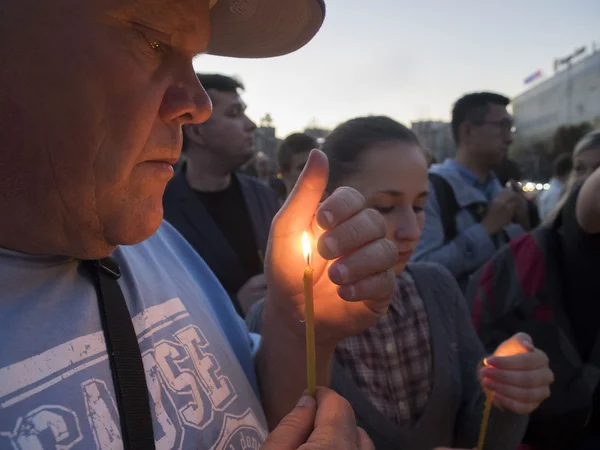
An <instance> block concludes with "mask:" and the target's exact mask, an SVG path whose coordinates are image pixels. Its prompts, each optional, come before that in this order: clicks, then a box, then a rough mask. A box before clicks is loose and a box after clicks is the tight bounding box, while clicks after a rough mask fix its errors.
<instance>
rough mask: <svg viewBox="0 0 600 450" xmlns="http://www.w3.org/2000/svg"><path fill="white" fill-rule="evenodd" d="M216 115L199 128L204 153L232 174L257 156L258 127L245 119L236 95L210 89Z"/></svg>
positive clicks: (246, 117) (244, 106)
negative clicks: (255, 150) (255, 133)
mask: <svg viewBox="0 0 600 450" xmlns="http://www.w3.org/2000/svg"><path fill="white" fill-rule="evenodd" d="M208 93H209V95H210V98H211V100H212V103H213V113H212V115H211V117H210V120H208V121H207V122H206V123H205V124H202V125H200V126H199V132H200V135H201V140H202V147H203V150H202V151H208V152H210V153H212V155H213V157H214V158H216V159H218V160H219V161H220V162H222V165H223V166H224V167H226V168H227V169H228V170H230V171H231V172H233V171H235V170H237V169H239V168H240V167H242V166H243V165H244V164H245V163H247V162H248V161H249V160H250V159H252V157H253V156H254V131H255V130H256V124H255V123H254V122H252V120H250V119H249V118H248V116H246V105H245V104H244V102H243V101H242V99H241V98H240V96H239V95H238V94H237V93H235V92H224V91H217V90H215V89H209V90H208Z"/></svg>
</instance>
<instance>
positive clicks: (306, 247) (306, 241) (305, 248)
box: [302, 231, 312, 266]
mask: <svg viewBox="0 0 600 450" xmlns="http://www.w3.org/2000/svg"><path fill="white" fill-rule="evenodd" d="M302 252H303V253H304V260H305V261H306V265H308V266H310V260H311V256H312V249H311V245H310V237H308V233H307V232H306V231H305V232H304V233H302Z"/></svg>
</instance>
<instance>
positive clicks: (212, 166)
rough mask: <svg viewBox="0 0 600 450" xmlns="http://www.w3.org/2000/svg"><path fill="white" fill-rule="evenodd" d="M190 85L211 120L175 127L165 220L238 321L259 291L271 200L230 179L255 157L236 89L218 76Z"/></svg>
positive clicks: (260, 189)
mask: <svg viewBox="0 0 600 450" xmlns="http://www.w3.org/2000/svg"><path fill="white" fill-rule="evenodd" d="M198 79H199V80H200V82H201V83H202V85H203V86H204V89H206V92H207V93H208V95H209V97H210V99H211V102H212V105H213V113H212V115H211V117H210V119H208V120H207V121H206V122H204V123H202V124H186V125H184V126H183V135H184V138H185V139H184V142H185V146H184V147H185V162H184V163H183V165H182V167H181V168H180V170H179V171H178V172H177V174H176V175H175V177H174V178H173V180H172V181H171V182H170V183H169V185H168V186H167V189H166V191H165V196H164V197H163V205H164V209H165V219H166V220H167V221H168V222H169V223H170V224H171V225H173V226H174V227H175V228H176V229H177V231H179V232H180V233H181V234H182V235H183V237H185V238H186V240H187V241H188V242H189V243H190V244H191V246H192V247H193V248H194V249H195V250H196V251H197V252H198V254H199V255H200V256H202V259H204V261H206V263H207V264H208V266H209V267H210V268H211V270H212V271H213V273H214V274H215V275H216V277H217V278H218V279H219V281H220V282H221V284H222V285H223V287H224V288H225V290H226V291H227V293H228V294H229V297H230V298H231V301H232V302H233V305H234V306H235V309H236V311H237V312H238V314H240V315H241V316H244V315H245V314H246V312H247V311H248V310H249V309H250V307H251V306H252V305H253V304H254V303H255V302H257V301H258V300H260V299H261V298H264V296H265V294H266V291H267V282H266V280H265V276H264V274H263V258H264V255H265V253H266V250H267V238H268V236H269V229H270V228H271V222H272V221H273V217H275V214H276V213H277V211H278V210H279V201H278V199H277V196H276V194H275V192H274V191H273V190H272V189H270V188H269V187H268V186H265V185H264V184H262V183H260V182H259V181H258V180H257V179H256V178H254V177H249V176H247V175H243V174H241V173H238V172H237V171H238V170H239V169H240V168H241V167H242V166H243V165H244V164H246V163H247V162H248V161H249V160H250V159H252V157H253V156H254V155H255V153H254V131H255V130H256V125H255V124H254V122H253V121H252V120H250V118H248V116H246V104H245V103H244V102H243V100H242V98H241V96H240V91H241V90H243V89H244V86H243V84H242V83H240V82H239V81H238V80H236V79H234V78H230V77H227V76H225V75H219V74H198Z"/></svg>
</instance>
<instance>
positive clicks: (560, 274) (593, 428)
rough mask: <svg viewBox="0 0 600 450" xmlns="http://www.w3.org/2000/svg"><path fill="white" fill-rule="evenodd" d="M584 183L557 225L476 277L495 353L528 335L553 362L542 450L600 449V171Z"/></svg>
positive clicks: (477, 312)
mask: <svg viewBox="0 0 600 450" xmlns="http://www.w3.org/2000/svg"><path fill="white" fill-rule="evenodd" d="M588 177H589V178H587V179H586V177H585V175H582V178H579V179H577V180H576V181H575V182H574V184H572V185H571V186H570V187H569V189H568V191H567V193H566V194H565V197H564V200H563V201H562V204H559V208H560V209H559V210H558V211H557V212H556V213H555V214H554V216H553V218H552V221H551V222H549V223H545V224H544V225H543V226H541V227H540V228H538V229H537V230H534V231H533V232H532V233H528V234H526V235H524V236H522V237H520V238H517V239H515V240H514V241H511V242H510V244H509V245H508V246H506V247H504V248H503V249H501V250H500V251H499V252H498V253H497V254H496V255H495V256H494V257H493V259H492V260H491V261H490V262H489V263H488V264H486V265H485V266H484V267H482V269H481V270H480V271H479V272H478V273H477V274H475V275H474V276H473V279H472V280H471V283H470V286H469V288H468V290H467V300H468V303H469V305H471V310H472V317H473V323H474V324H475V326H476V329H477V331H478V333H479V336H480V338H481V339H482V342H483V343H484V345H485V347H486V349H487V350H488V351H489V350H491V349H493V348H494V347H495V345H497V343H498V341H500V340H502V339H504V338H505V337H507V336H510V335H511V334H512V333H514V331H515V330H517V329H519V330H525V331H528V332H529V333H530V334H531V336H532V337H533V338H534V339H535V340H536V342H537V343H538V345H539V346H540V348H541V349H542V350H543V351H544V352H546V353H547V354H548V356H549V358H550V364H551V368H552V369H553V371H554V374H555V377H556V380H555V383H554V386H553V393H552V396H551V397H550V398H549V399H548V400H547V401H546V402H544V403H543V404H542V405H541V407H540V409H539V410H538V411H536V412H535V413H534V414H532V416H531V420H530V425H529V429H528V431H527V436H526V442H528V443H530V444H532V445H533V447H534V449H538V448H539V449H540V450H580V449H581V450H584V449H585V450H595V449H598V448H600V387H599V386H600V385H599V379H600V374H599V373H598V366H600V332H599V331H600V328H599V327H598V317H599V316H600V304H599V303H598V299H599V298H600V283H599V282H598V267H600V202H599V201H598V195H597V193H598V190H600V169H599V168H596V170H595V172H594V173H593V174H592V175H591V176H590V175H588Z"/></svg>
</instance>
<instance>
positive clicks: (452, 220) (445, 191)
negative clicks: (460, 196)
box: [429, 173, 487, 245]
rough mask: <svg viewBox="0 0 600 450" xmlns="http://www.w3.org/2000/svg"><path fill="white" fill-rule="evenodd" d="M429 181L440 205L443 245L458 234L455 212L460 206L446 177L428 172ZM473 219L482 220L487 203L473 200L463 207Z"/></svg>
mask: <svg viewBox="0 0 600 450" xmlns="http://www.w3.org/2000/svg"><path fill="white" fill-rule="evenodd" d="M429 181H430V182H431V184H432V185H433V189H434V190H435V196H436V198H437V201H438V204H439V206H440V219H441V221H442V228H443V229H444V245H445V244H447V243H448V242H451V241H453V240H454V238H455V237H456V236H457V235H458V230H457V229H456V214H458V211H460V209H461V208H460V206H459V204H458V202H457V201H456V195H454V190H453V189H452V186H450V183H448V181H446V179H445V178H444V177H442V176H440V175H438V174H436V173H430V174H429ZM465 209H466V210H467V211H468V212H469V213H470V214H471V216H473V219H474V220H475V221H476V222H477V223H479V222H481V221H482V220H483V218H484V217H485V215H486V213H487V204H486V203H483V202H475V203H471V204H469V205H467V206H466V208H465Z"/></svg>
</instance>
